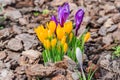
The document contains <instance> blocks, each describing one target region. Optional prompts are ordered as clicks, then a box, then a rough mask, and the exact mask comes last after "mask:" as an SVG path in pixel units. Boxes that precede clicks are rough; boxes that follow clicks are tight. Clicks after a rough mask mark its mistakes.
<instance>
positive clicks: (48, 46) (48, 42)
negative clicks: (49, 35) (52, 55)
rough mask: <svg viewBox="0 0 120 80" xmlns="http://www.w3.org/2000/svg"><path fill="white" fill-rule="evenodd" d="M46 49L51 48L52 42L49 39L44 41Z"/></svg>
mask: <svg viewBox="0 0 120 80" xmlns="http://www.w3.org/2000/svg"><path fill="white" fill-rule="evenodd" d="M43 45H44V47H45V48H46V49H49V48H50V41H49V40H48V39H47V40H44V43H43Z"/></svg>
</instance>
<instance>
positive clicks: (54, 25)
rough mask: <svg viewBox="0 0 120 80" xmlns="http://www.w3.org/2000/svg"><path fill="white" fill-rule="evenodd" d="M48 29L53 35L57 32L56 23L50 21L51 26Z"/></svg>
mask: <svg viewBox="0 0 120 80" xmlns="http://www.w3.org/2000/svg"><path fill="white" fill-rule="evenodd" d="M48 29H49V30H50V31H51V32H52V33H53V32H55V29H56V23H55V22H54V21H50V23H49V25H48Z"/></svg>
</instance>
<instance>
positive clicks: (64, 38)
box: [61, 36, 66, 45]
mask: <svg viewBox="0 0 120 80" xmlns="http://www.w3.org/2000/svg"><path fill="white" fill-rule="evenodd" d="M65 42H66V36H63V38H62V40H61V44H62V45H63V44H65Z"/></svg>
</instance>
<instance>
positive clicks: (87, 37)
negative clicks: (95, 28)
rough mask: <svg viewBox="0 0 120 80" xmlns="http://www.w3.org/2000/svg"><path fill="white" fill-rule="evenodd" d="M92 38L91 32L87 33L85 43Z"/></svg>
mask: <svg viewBox="0 0 120 80" xmlns="http://www.w3.org/2000/svg"><path fill="white" fill-rule="evenodd" d="M89 38H90V32H87V33H86V34H85V37H84V42H87V41H88V40H89Z"/></svg>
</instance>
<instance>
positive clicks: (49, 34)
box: [44, 30, 52, 37]
mask: <svg viewBox="0 0 120 80" xmlns="http://www.w3.org/2000/svg"><path fill="white" fill-rule="evenodd" d="M44 34H45V33H44ZM51 36H52V32H51V30H48V37H51Z"/></svg>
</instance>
